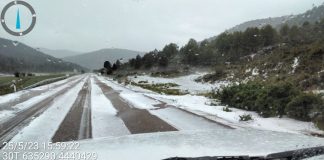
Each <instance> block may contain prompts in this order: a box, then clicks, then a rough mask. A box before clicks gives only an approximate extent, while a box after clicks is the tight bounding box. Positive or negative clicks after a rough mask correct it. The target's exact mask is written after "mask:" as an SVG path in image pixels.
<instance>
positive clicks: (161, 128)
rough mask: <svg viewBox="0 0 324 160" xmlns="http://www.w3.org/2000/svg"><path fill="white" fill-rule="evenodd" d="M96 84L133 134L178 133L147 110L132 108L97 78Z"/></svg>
mask: <svg viewBox="0 0 324 160" xmlns="http://www.w3.org/2000/svg"><path fill="white" fill-rule="evenodd" d="M95 82H96V83H97V84H98V86H99V87H100V88H101V89H102V91H103V93H104V95H105V96H106V97H107V98H108V99H109V100H110V101H111V103H112V104H113V106H114V107H115V108H116V109H117V110H118V114H117V116H118V117H120V118H121V119H122V120H123V121H124V123H125V125H126V127H127V128H128V130H129V131H130V132H131V133H132V134H139V133H151V132H166V131H177V129H176V128H174V127H172V126H171V125H169V124H168V123H166V122H165V121H163V120H161V119H160V118H158V117H156V116H154V115H152V114H150V113H149V112H148V111H147V110H145V109H137V108H134V107H132V106H131V105H129V104H128V103H126V102H125V101H123V100H122V99H121V97H120V96H119V93H118V92H116V91H114V90H113V89H112V88H111V87H109V86H107V85H105V84H104V83H102V82H100V81H99V80H98V79H97V78H96V79H95Z"/></svg>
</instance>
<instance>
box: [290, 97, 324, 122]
mask: <svg viewBox="0 0 324 160" xmlns="http://www.w3.org/2000/svg"><path fill="white" fill-rule="evenodd" d="M323 105H324V104H323V100H322V99H321V98H320V97H319V96H316V95H313V94H301V95H299V96H297V97H295V98H294V99H292V101H291V102H289V103H288V105H287V108H286V112H287V115H288V116H289V117H292V118H295V119H298V120H302V121H310V120H312V119H313V118H314V116H316V115H314V114H315V113H317V114H323V113H324V111H323Z"/></svg>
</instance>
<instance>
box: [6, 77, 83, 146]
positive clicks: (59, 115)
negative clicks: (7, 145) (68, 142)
mask: <svg viewBox="0 0 324 160" xmlns="http://www.w3.org/2000/svg"><path fill="white" fill-rule="evenodd" d="M84 83H85V79H83V80H82V81H81V82H80V83H78V84H77V85H76V86H75V87H73V88H71V89H70V90H69V91H68V92H67V93H65V94H63V95H62V96H60V97H58V98H56V99H54V103H53V104H52V105H51V106H50V107H49V108H48V109H47V110H46V111H45V112H44V113H43V114H41V115H40V116H39V117H37V118H35V119H34V120H33V121H32V122H31V123H30V124H29V125H28V126H26V127H25V128H24V129H22V130H21V131H20V132H19V133H18V134H17V135H16V136H15V137H14V138H13V139H12V140H11V142H50V141H51V139H52V137H53V136H54V134H55V132H56V131H57V129H58V128H59V126H60V124H61V123H62V122H63V120H64V118H65V116H66V115H67V113H68V112H69V110H70V108H71V107H72V105H73V103H74V101H75V100H76V98H77V97H78V93H79V91H80V90H81V88H82V86H83V85H84Z"/></svg>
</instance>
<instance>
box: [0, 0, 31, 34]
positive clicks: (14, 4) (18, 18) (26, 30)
mask: <svg viewBox="0 0 324 160" xmlns="http://www.w3.org/2000/svg"><path fill="white" fill-rule="evenodd" d="M21 7H24V10H26V9H27V11H29V13H30V14H29V15H30V17H31V22H30V24H29V25H28V26H27V27H25V28H23V27H22V25H21V16H20V13H21V12H20V9H19V8H21ZM12 8H14V9H16V17H15V22H16V23H15V27H9V25H8V24H7V22H8V20H7V19H6V14H7V12H8V11H9V10H12ZM0 18H1V25H2V27H3V28H4V30H5V31H6V32H8V33H9V34H11V35H13V36H24V35H26V34H28V33H29V32H31V31H32V30H33V28H34V27H35V24H36V12H35V10H34V8H33V7H32V6H31V5H30V4H29V3H27V2H25V1H21V0H15V1H12V2H10V3H9V4H7V5H6V6H5V7H4V8H3V10H2V12H1V17H0Z"/></svg>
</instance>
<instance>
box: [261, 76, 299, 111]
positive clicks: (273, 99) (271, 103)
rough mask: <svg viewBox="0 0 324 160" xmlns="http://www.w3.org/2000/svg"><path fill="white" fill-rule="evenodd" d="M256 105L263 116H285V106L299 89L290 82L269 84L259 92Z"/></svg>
mask: <svg viewBox="0 0 324 160" xmlns="http://www.w3.org/2000/svg"><path fill="white" fill-rule="evenodd" d="M257 94H258V96H257V99H256V101H255V106H257V109H256V110H257V111H258V113H259V114H260V115H261V116H263V117H272V116H280V117H281V116H283V115H285V108H286V106H287V104H288V103H289V102H290V101H291V99H292V98H293V97H295V96H296V95H298V94H299V91H298V90H297V88H296V87H294V86H293V85H292V84H290V83H285V82H283V83H279V84H276V85H268V86H266V87H264V88H262V89H261V90H260V91H259V93H257Z"/></svg>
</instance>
